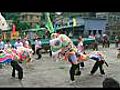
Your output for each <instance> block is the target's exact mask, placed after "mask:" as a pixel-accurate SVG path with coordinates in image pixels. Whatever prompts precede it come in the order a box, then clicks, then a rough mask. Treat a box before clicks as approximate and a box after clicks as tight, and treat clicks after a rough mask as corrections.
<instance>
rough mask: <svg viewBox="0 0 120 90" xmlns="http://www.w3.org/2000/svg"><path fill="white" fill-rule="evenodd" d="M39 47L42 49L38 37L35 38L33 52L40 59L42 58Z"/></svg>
mask: <svg viewBox="0 0 120 90" xmlns="http://www.w3.org/2000/svg"><path fill="white" fill-rule="evenodd" d="M41 49H42V42H41V40H40V38H37V40H35V52H36V54H37V56H38V58H37V59H41V58H42V54H41V52H40V51H41Z"/></svg>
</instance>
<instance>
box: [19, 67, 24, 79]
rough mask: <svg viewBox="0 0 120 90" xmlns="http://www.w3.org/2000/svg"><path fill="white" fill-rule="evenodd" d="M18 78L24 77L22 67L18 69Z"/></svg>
mask: <svg viewBox="0 0 120 90" xmlns="http://www.w3.org/2000/svg"><path fill="white" fill-rule="evenodd" d="M18 79H20V80H22V79H23V69H22V68H20V70H19V71H18Z"/></svg>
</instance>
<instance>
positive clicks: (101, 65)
mask: <svg viewBox="0 0 120 90" xmlns="http://www.w3.org/2000/svg"><path fill="white" fill-rule="evenodd" d="M103 64H104V62H103V61H99V69H100V73H101V74H105V72H104V69H103Z"/></svg>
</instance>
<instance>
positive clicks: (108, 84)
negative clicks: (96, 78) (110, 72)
mask: <svg viewBox="0 0 120 90" xmlns="http://www.w3.org/2000/svg"><path fill="white" fill-rule="evenodd" d="M102 85H103V88H119V87H120V85H119V82H118V81H116V80H115V79H113V78H111V77H109V78H105V80H104V81H103V83H102Z"/></svg>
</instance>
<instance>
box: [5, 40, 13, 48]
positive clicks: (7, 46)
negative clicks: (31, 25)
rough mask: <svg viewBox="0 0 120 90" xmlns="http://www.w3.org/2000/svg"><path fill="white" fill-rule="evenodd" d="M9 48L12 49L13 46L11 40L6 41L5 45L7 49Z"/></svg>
mask: <svg viewBox="0 0 120 90" xmlns="http://www.w3.org/2000/svg"><path fill="white" fill-rule="evenodd" d="M8 48H12V45H11V43H10V40H7V41H6V44H5V49H8Z"/></svg>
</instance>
